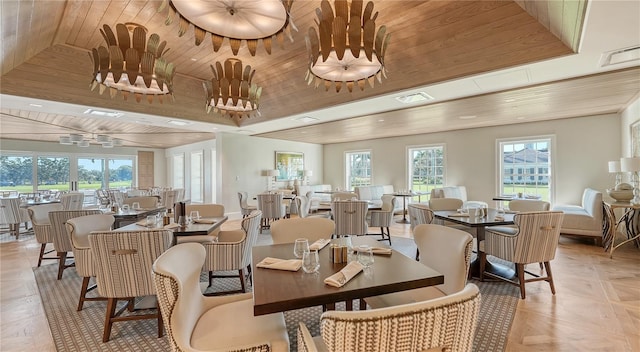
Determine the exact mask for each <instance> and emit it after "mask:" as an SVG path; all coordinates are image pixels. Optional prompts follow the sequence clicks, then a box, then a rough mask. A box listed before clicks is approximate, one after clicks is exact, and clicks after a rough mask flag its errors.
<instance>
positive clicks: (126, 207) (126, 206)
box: [122, 204, 129, 213]
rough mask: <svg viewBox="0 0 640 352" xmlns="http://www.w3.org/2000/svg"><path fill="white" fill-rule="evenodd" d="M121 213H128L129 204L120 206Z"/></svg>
mask: <svg viewBox="0 0 640 352" xmlns="http://www.w3.org/2000/svg"><path fill="white" fill-rule="evenodd" d="M122 211H123V212H125V213H126V212H128V211H129V204H122Z"/></svg>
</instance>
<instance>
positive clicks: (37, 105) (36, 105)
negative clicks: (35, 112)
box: [29, 103, 42, 108]
mask: <svg viewBox="0 0 640 352" xmlns="http://www.w3.org/2000/svg"><path fill="white" fill-rule="evenodd" d="M29 106H33V107H34V108H41V107H42V105H40V104H33V103H31V104H29Z"/></svg>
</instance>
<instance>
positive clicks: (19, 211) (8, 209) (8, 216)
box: [0, 198, 29, 239]
mask: <svg viewBox="0 0 640 352" xmlns="http://www.w3.org/2000/svg"><path fill="white" fill-rule="evenodd" d="M21 223H24V227H25V229H27V228H28V225H29V213H28V212H27V209H24V208H21V207H20V198H0V224H3V225H8V226H9V232H10V233H11V234H12V235H14V236H16V239H18V237H19V236H20V224H21Z"/></svg>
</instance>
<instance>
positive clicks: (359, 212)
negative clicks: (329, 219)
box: [331, 200, 369, 237]
mask: <svg viewBox="0 0 640 352" xmlns="http://www.w3.org/2000/svg"><path fill="white" fill-rule="evenodd" d="M368 208H369V203H367V202H366V201H363V200H350V201H337V202H331V214H332V215H333V221H335V223H336V231H335V233H334V234H335V236H336V237H339V236H349V235H352V236H362V235H366V234H367V233H368V232H369V229H368V226H367V210H368Z"/></svg>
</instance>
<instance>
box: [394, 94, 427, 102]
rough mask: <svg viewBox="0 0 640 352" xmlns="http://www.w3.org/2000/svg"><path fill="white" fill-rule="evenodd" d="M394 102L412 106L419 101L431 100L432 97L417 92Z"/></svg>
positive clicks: (400, 97)
mask: <svg viewBox="0 0 640 352" xmlns="http://www.w3.org/2000/svg"><path fill="white" fill-rule="evenodd" d="M396 100H397V101H399V102H401V103H404V104H413V103H418V102H421V101H427V100H433V97H432V96H430V95H429V94H427V93H425V92H419V93H414V94H408V95H402V96H399V97H396Z"/></svg>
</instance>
